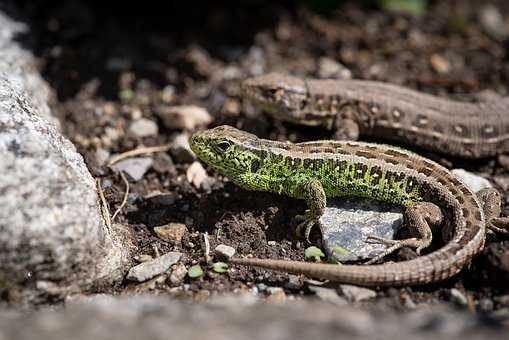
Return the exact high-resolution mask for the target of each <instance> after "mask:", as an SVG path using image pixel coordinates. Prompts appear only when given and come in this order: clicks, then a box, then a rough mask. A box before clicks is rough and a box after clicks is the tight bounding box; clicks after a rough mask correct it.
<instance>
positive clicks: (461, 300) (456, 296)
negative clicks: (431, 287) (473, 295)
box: [450, 288, 468, 307]
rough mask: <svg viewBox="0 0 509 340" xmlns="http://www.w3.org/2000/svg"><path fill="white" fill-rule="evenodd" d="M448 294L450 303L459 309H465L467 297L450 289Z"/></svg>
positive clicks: (454, 289) (456, 290)
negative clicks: (459, 307)
mask: <svg viewBox="0 0 509 340" xmlns="http://www.w3.org/2000/svg"><path fill="white" fill-rule="evenodd" d="M450 294H451V295H450V299H451V302H453V303H455V304H456V305H458V306H461V307H466V306H467V305H468V300H467V297H466V296H465V294H463V293H462V292H461V291H459V290H458V289H456V288H452V289H451V291H450Z"/></svg>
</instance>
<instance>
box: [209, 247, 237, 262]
mask: <svg viewBox="0 0 509 340" xmlns="http://www.w3.org/2000/svg"><path fill="white" fill-rule="evenodd" d="M214 251H215V253H216V256H218V257H221V258H224V259H229V258H231V257H233V255H235V248H233V247H230V246H227V245H226V244H220V245H218V246H217V247H216V248H215V249H214Z"/></svg>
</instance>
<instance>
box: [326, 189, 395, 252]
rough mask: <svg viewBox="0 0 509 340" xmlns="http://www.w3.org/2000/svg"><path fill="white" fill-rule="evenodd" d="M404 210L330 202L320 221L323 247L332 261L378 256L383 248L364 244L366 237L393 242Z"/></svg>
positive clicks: (384, 205) (375, 204) (373, 203)
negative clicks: (380, 238)
mask: <svg viewBox="0 0 509 340" xmlns="http://www.w3.org/2000/svg"><path fill="white" fill-rule="evenodd" d="M402 212H403V208H402V207H400V206H396V205H391V204H388V203H384V202H378V201H374V200H365V199H357V198H350V199H345V200H329V202H328V206H327V207H326V208H325V213H324V214H323V215H322V217H321V218H320V230H321V231H322V237H323V247H324V249H325V251H326V252H327V255H328V256H329V258H330V257H332V258H334V259H335V260H337V261H339V262H341V261H355V260H361V259H369V258H373V257H374V256H376V255H378V254H381V253H382V252H383V251H384V250H385V249H386V247H385V246H384V245H380V244H370V243H367V242H366V238H367V237H368V236H369V235H373V236H379V237H384V238H388V239H393V238H394V236H395V233H396V231H397V230H398V228H399V227H400V226H401V225H402V223H403V213H402Z"/></svg>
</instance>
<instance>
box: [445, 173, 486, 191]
mask: <svg viewBox="0 0 509 340" xmlns="http://www.w3.org/2000/svg"><path fill="white" fill-rule="evenodd" d="M451 172H452V173H453V175H455V176H456V177H458V178H459V179H460V180H461V181H462V182H463V183H464V184H465V185H466V186H468V187H469V188H470V189H471V190H472V191H474V192H477V191H479V190H481V189H485V188H493V185H492V184H491V183H490V181H488V180H487V179H486V178H484V177H481V176H478V175H475V174H473V173H471V172H468V171H466V170H464V169H453V170H451Z"/></svg>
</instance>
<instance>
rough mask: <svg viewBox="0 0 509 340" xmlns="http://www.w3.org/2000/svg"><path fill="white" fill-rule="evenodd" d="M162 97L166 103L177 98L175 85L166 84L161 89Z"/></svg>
mask: <svg viewBox="0 0 509 340" xmlns="http://www.w3.org/2000/svg"><path fill="white" fill-rule="evenodd" d="M161 99H162V101H163V102H165V103H171V102H173V101H174V100H175V86H173V85H166V86H165V87H164V88H163V90H162V91H161Z"/></svg>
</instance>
